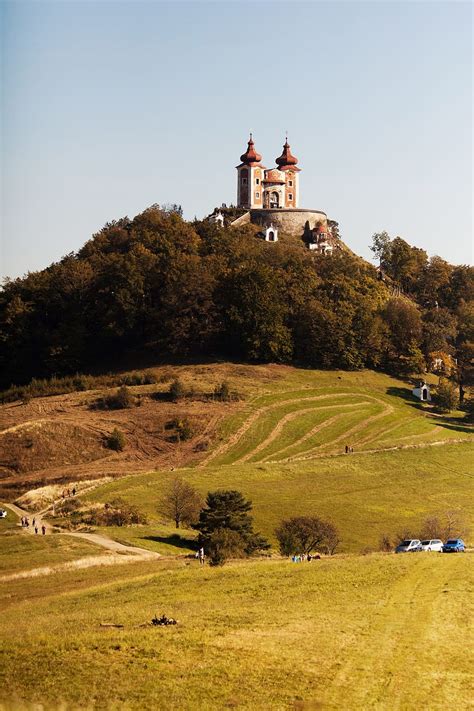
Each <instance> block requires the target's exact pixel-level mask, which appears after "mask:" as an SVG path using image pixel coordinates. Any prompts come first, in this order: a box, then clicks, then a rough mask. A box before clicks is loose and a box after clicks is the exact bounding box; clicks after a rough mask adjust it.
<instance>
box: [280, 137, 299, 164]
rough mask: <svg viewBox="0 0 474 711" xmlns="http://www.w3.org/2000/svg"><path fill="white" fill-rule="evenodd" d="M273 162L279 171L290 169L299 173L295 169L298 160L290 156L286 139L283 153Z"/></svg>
mask: <svg viewBox="0 0 474 711" xmlns="http://www.w3.org/2000/svg"><path fill="white" fill-rule="evenodd" d="M275 162H276V164H277V166H278V167H279V169H280V170H289V169H290V168H291V169H292V170H295V171H299V168H296V167H295V166H296V164H297V163H298V158H296V157H295V156H294V155H292V153H291V149H290V146H289V144H288V139H287V140H286V141H285V143H284V146H283V153H282V154H281V156H279V157H278V158H277V159H276V161H275Z"/></svg>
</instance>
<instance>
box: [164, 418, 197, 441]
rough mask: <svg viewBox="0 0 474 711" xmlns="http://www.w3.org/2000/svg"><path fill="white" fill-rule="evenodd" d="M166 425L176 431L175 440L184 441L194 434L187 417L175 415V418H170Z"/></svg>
mask: <svg viewBox="0 0 474 711" xmlns="http://www.w3.org/2000/svg"><path fill="white" fill-rule="evenodd" d="M168 426H169V428H170V429H171V428H172V429H174V430H175V431H176V438H175V439H176V441H177V442H186V440H188V439H191V437H192V436H193V435H194V430H193V428H192V425H191V423H190V421H189V420H188V418H187V417H183V418H178V417H177V418H176V419H174V420H171V422H169V425H168Z"/></svg>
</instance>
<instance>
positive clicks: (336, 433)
mask: <svg viewBox="0 0 474 711" xmlns="http://www.w3.org/2000/svg"><path fill="white" fill-rule="evenodd" d="M295 381H296V383H298V384H299V385H300V387H298V388H295V384H296V383H295ZM346 383H347V384H346ZM301 385H303V387H301ZM471 434H472V430H471V428H470V427H469V426H468V425H466V424H465V423H464V422H463V420H462V419H459V418H446V417H442V416H439V415H438V414H436V413H435V412H434V411H433V410H432V409H430V408H426V406H423V405H421V403H420V404H419V403H417V402H416V401H415V400H414V398H413V396H412V395H411V391H410V389H409V388H408V387H406V386H404V384H403V383H401V382H400V381H395V380H392V379H391V378H388V377H387V376H384V375H380V374H376V373H369V372H367V373H365V374H354V373H350V374H348V373H344V374H342V373H341V374H337V373H336V374H334V373H321V372H318V373H316V372H307V371H302V372H299V373H297V374H296V373H294V374H293V377H289V378H287V379H285V381H284V382H280V383H278V384H277V387H276V388H274V390H273V391H272V392H270V393H266V394H262V395H258V396H256V397H254V398H252V399H251V400H250V401H248V402H247V403H246V406H245V407H244V408H243V409H242V410H241V411H240V412H238V413H236V414H234V415H233V416H231V417H230V418H228V420H227V421H226V422H225V423H224V425H223V427H222V433H221V443H220V444H219V445H218V446H217V447H216V448H215V449H214V451H213V452H211V453H210V455H209V456H208V457H207V458H206V459H205V460H204V461H203V462H202V463H201V466H207V465H209V464H213V465H216V464H235V463H244V462H292V461H298V460H300V459H308V458H314V457H318V456H325V455H328V454H336V453H341V452H343V451H344V450H345V445H349V446H351V447H353V448H354V449H355V450H356V451H371V450H380V449H387V448H391V447H394V446H397V447H403V446H407V445H415V444H425V445H428V444H433V443H435V442H440V441H443V440H456V439H464V438H466V437H469V436H470V435H471Z"/></svg>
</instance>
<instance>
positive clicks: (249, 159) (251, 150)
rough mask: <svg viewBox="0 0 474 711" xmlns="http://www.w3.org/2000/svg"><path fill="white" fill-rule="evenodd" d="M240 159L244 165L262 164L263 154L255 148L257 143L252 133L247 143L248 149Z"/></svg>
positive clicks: (251, 166)
mask: <svg viewBox="0 0 474 711" xmlns="http://www.w3.org/2000/svg"><path fill="white" fill-rule="evenodd" d="M240 160H241V161H242V164H243V165H248V166H249V167H250V168H253V167H254V166H256V165H260V161H261V160H262V156H261V155H260V153H257V151H256V150H255V144H254V142H253V138H252V134H250V139H249V142H248V144H247V150H246V151H245V153H243V154H242V155H241V156H240Z"/></svg>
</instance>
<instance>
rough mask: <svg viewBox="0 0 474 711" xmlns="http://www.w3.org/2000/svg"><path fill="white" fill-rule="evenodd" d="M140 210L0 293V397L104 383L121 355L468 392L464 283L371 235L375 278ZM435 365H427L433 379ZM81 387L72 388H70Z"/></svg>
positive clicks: (343, 261)
mask: <svg viewBox="0 0 474 711" xmlns="http://www.w3.org/2000/svg"><path fill="white" fill-rule="evenodd" d="M257 232H258V228H256V227H254V226H252V225H249V226H244V227H230V228H226V227H223V228H219V227H218V226H216V225H213V224H211V223H209V222H208V221H202V222H198V221H194V222H186V221H184V220H183V219H182V218H181V216H180V214H179V212H178V211H177V210H175V209H172V210H163V209H160V208H159V207H158V206H156V205H155V206H152V207H151V208H149V209H148V210H145V211H144V212H143V213H142V214H140V215H137V216H136V217H134V218H133V219H129V218H128V217H126V218H121V219H120V220H117V221H113V222H111V223H108V224H107V225H105V226H104V228H103V229H102V230H100V232H98V233H97V234H96V235H94V237H93V238H92V239H90V240H89V241H88V242H86V244H84V246H83V247H82V248H81V249H80V250H79V251H78V252H77V254H69V255H67V256H65V257H64V258H63V259H62V260H61V261H59V262H58V263H55V264H52V265H51V266H50V267H48V268H47V269H44V270H43V271H41V272H34V273H29V274H27V275H26V276H25V277H24V278H22V279H15V280H7V281H6V283H5V284H4V285H3V287H2V289H1V290H0V334H1V338H0V388H9V386H11V385H24V384H27V383H28V382H30V381H31V379H32V378H46V377H48V378H49V377H52V376H57V377H59V376H74V374H76V373H79V374H82V373H85V372H101V373H104V372H107V371H108V370H110V369H113V368H114V367H116V365H117V362H119V361H120V359H123V358H124V357H125V356H126V354H130V353H132V354H135V356H136V357H137V354H139V355H143V354H144V353H147V354H148V355H149V356H150V357H151V358H152V359H154V360H153V362H157V361H161V362H164V361H168V362H170V361H171V360H172V359H176V358H180V359H181V361H182V359H183V358H192V359H198V358H199V359H203V358H209V359H214V360H215V359H216V358H224V359H237V360H239V361H243V362H278V363H292V364H296V365H299V366H307V367H313V368H334V369H337V368H342V369H348V370H354V369H362V368H372V369H382V370H384V371H386V372H392V373H397V374H399V375H403V374H407V373H415V374H418V373H423V372H424V371H425V369H426V368H428V369H432V368H433V367H436V368H438V369H441V371H442V372H445V373H446V374H448V375H449V374H453V373H452V371H453V367H454V361H453V360H452V358H453V357H455V358H456V359H457V371H456V376H457V378H458V380H459V379H460V378H462V379H463V381H464V383H465V384H469V383H470V382H471V381H472V372H471V371H472V353H473V351H472V342H473V341H474V336H473V328H472V323H473V321H472V303H473V300H474V271H473V270H472V269H470V268H469V267H467V266H453V265H450V264H448V263H447V262H445V261H444V260H442V259H440V258H439V257H432V258H428V255H427V254H426V252H424V250H421V249H418V248H416V247H411V246H410V245H408V244H407V243H406V242H404V240H402V239H401V238H399V237H397V238H395V239H393V240H390V238H389V237H388V235H385V234H384V233H382V234H381V235H376V236H375V237H374V250H375V253H376V255H377V257H378V258H379V260H380V263H381V265H382V270H381V271H377V270H376V269H375V268H374V267H373V266H372V265H371V264H369V263H368V262H366V261H364V260H363V259H361V258H360V257H357V256H355V255H353V254H351V253H349V252H348V251H340V252H339V251H338V252H337V253H334V254H332V255H330V256H329V255H321V254H314V253H312V252H310V250H308V249H306V248H305V246H304V244H303V242H301V243H299V244H297V243H290V242H286V243H283V242H278V243H276V244H273V243H272V244H269V243H266V242H265V241H264V240H262V239H259V238H258V236H257ZM440 364H441V365H440ZM79 377H81V376H79Z"/></svg>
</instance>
